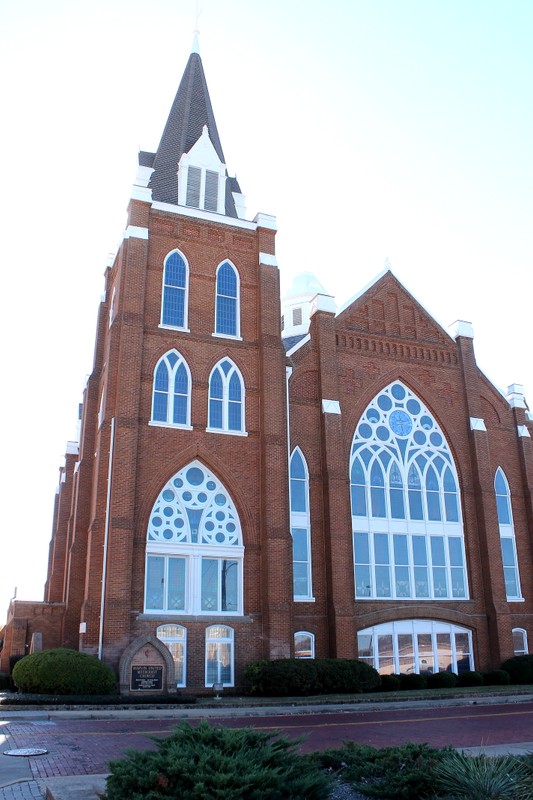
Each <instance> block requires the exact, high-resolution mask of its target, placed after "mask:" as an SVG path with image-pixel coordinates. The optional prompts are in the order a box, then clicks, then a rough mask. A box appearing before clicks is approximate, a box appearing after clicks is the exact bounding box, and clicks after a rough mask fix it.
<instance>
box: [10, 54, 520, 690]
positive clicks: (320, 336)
mask: <svg viewBox="0 0 533 800" xmlns="http://www.w3.org/2000/svg"><path fill="white" fill-rule="evenodd" d="M275 235H276V221H275V218H274V217H272V216H269V215H266V214H262V213H258V214H257V215H256V216H255V217H254V218H253V219H252V220H250V219H248V217H247V216H246V212H245V204H244V197H243V195H242V193H241V189H240V187H239V184H238V182H237V180H236V179H235V178H233V177H231V176H230V175H229V173H228V170H227V167H226V162H225V158H224V152H223V149H222V145H221V140H220V137H219V133H218V130H217V126H216V122H215V117H214V113H213V109H212V105H211V101H210V97H209V93H208V89H207V84H206V80H205V76H204V71H203V67H202V62H201V58H200V55H199V53H198V51H197V48H196V47H193V52H192V53H191V55H190V58H189V60H188V63H187V66H186V68H185V72H184V75H183V78H182V81H181V83H180V86H179V89H178V92H177V95H176V98H175V100H174V103H173V105H172V108H171V109H170V113H169V116H168V120H167V123H166V126H165V129H164V131H163V135H162V138H161V141H160V144H159V147H158V149H157V152H156V153H148V152H140V154H139V167H138V173H137V178H136V181H135V185H134V186H133V189H132V192H131V197H130V201H129V206H128V220H127V227H126V229H125V231H124V235H123V238H122V242H121V245H120V247H119V249H118V252H117V254H116V256H115V257H114V258H113V260H112V262H111V263H109V265H108V268H107V269H106V272H105V295H104V299H103V300H102V303H101V306H100V310H99V316H98V323H97V332H96V345H95V355H94V366H93V370H92V373H91V375H90V377H89V379H88V382H87V385H86V388H85V393H84V398H83V406H82V412H81V420H80V436H79V442H76V443H74V442H71V443H69V445H68V448H67V453H66V456H65V464H64V466H63V467H62V469H61V472H60V485H59V489H58V494H57V498H56V504H55V513H54V520H53V534H52V540H51V544H50V555H49V566H48V575H47V581H46V586H45V592H44V601H43V602H25V601H17V600H15V601H13V602H12V603H11V606H10V608H9V612H8V621H7V624H6V626H5V628H4V631H3V634H0V636H3V642H4V643H3V650H2V653H1V662H0V668H1V669H2V670H4V671H6V670H7V669H8V667H9V659H10V657H11V656H16V655H21V654H24V653H26V652H29V651H30V650H36V649H40V648H49V647H55V646H59V645H61V646H66V647H72V648H76V649H80V650H83V651H85V652H87V653H91V654H95V655H98V656H99V657H100V658H102V659H103V660H105V661H106V662H107V663H109V664H111V665H112V666H113V667H115V668H116V670H117V672H118V674H119V676H120V684H121V687H122V689H123V690H124V691H132V692H142V691H146V690H150V691H158V690H162V691H165V690H169V691H175V690H176V686H177V687H178V688H182V687H184V688H186V689H187V690H188V691H189V690H190V691H202V690H203V691H206V690H207V688H208V687H212V686H213V684H215V683H219V684H222V685H223V686H225V687H228V688H235V689H238V688H239V687H240V686H241V685H242V678H243V669H244V666H245V665H246V664H247V663H248V662H250V661H252V660H256V659H261V658H267V659H277V658H286V657H289V656H297V657H301V658H310V657H311V658H312V657H326V656H327V657H342V658H360V659H362V660H364V661H366V662H368V663H370V664H372V665H374V666H375V667H376V668H377V669H378V670H379V671H380V672H382V673H387V672H396V673H397V672H433V671H438V670H446V669H451V670H453V671H455V672H458V671H459V672H460V671H461V670H465V669H473V668H478V669H481V670H485V669H489V668H493V667H498V666H499V665H500V664H501V662H502V660H504V659H506V658H508V657H510V656H512V655H513V654H514V653H515V654H519V653H523V652H527V650H528V637H533V616H532V614H533V553H532V547H533V452H532V442H531V432H532V431H533V418H532V417H530V415H529V413H528V410H527V405H526V402H525V399H524V395H523V390H522V387H521V386H519V385H516V384H515V385H513V386H511V387H510V388H509V392H508V395H507V397H505V396H503V395H502V394H501V393H500V392H499V391H498V390H497V389H496V388H495V387H494V386H493V385H492V384H491V383H490V382H489V381H488V380H487V378H486V377H485V375H484V374H483V373H482V372H481V371H480V370H479V369H478V367H477V365H476V358H475V353H474V347H473V333H472V327H471V325H470V324H469V323H467V322H457V323H456V324H455V326H454V328H453V330H449V331H446V330H444V329H443V328H441V327H440V326H439V325H438V324H437V323H436V322H435V320H434V319H432V318H431V316H430V315H429V314H428V313H427V311H426V310H425V309H424V308H423V307H422V306H421V305H420V304H419V303H418V302H417V300H416V299H415V298H414V297H413V296H412V295H411V294H410V293H409V292H408V291H407V290H406V289H405V288H404V287H403V286H402V284H401V283H400V282H399V281H398V280H397V279H396V277H395V276H394V275H393V274H392V272H391V271H390V270H385V272H384V273H382V274H381V275H379V276H378V277H377V278H376V279H375V280H374V282H373V283H372V284H371V285H370V286H368V287H367V288H365V289H364V290H363V291H361V292H359V293H358V294H356V295H355V296H354V297H353V298H352V299H351V300H350V301H349V302H348V303H346V304H345V305H344V306H342V307H341V308H337V306H336V304H335V301H334V299H333V298H332V297H331V296H329V295H328V294H327V292H326V291H325V290H324V288H323V287H322V286H321V285H320V284H319V283H318V281H317V280H316V279H315V278H314V277H313V276H312V275H311V274H309V273H305V274H302V275H300V276H298V278H297V279H296V280H295V282H294V284H293V286H292V288H291V290H290V291H289V293H288V294H287V296H286V297H285V298H284V299H283V301H282V309H281V314H280V288H279V287H280V281H279V270H278V264H277V261H276V255H275V246H274V245H275ZM356 288H357V287H354V289H356Z"/></svg>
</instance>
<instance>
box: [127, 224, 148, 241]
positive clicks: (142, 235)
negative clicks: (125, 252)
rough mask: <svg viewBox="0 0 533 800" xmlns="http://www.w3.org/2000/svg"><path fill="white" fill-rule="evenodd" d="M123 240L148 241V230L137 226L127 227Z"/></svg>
mask: <svg viewBox="0 0 533 800" xmlns="http://www.w3.org/2000/svg"><path fill="white" fill-rule="evenodd" d="M124 239H148V228H141V227H139V226H138V225H128V227H127V228H126V230H125V231H124Z"/></svg>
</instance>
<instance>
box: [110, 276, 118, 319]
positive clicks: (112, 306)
mask: <svg viewBox="0 0 533 800" xmlns="http://www.w3.org/2000/svg"><path fill="white" fill-rule="evenodd" d="M116 302H117V287H116V286H113V294H112V295H111V302H110V304H109V327H111V325H112V324H113V320H114V319H115V316H116V313H117V309H116Z"/></svg>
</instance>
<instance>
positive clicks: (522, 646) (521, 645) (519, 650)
mask: <svg viewBox="0 0 533 800" xmlns="http://www.w3.org/2000/svg"><path fill="white" fill-rule="evenodd" d="M513 651H514V654H515V656H527V654H528V648H527V631H525V630H524V628H513Z"/></svg>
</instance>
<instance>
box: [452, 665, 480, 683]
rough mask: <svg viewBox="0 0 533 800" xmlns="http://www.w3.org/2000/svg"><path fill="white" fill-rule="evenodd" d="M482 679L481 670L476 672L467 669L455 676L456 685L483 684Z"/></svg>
mask: <svg viewBox="0 0 533 800" xmlns="http://www.w3.org/2000/svg"><path fill="white" fill-rule="evenodd" d="M483 683H484V680H483V675H482V674H481V672H476V671H475V670H472V669H467V670H465V671H464V672H460V673H459V675H458V678H457V685H458V686H483Z"/></svg>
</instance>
